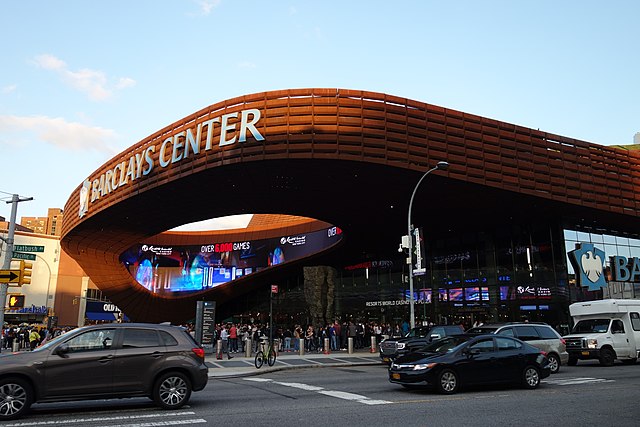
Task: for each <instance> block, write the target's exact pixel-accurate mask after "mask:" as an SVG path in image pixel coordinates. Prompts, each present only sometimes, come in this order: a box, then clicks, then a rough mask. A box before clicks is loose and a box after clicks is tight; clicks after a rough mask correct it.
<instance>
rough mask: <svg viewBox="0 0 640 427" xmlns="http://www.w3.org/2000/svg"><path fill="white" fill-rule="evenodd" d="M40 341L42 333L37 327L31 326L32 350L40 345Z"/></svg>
mask: <svg viewBox="0 0 640 427" xmlns="http://www.w3.org/2000/svg"><path fill="white" fill-rule="evenodd" d="M39 342H40V334H39V333H38V330H37V329H36V328H31V332H29V348H30V350H31V351H33V349H35V348H36V347H37V346H38V343H39Z"/></svg>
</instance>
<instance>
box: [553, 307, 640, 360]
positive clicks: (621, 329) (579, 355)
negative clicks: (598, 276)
mask: <svg viewBox="0 0 640 427" xmlns="http://www.w3.org/2000/svg"><path fill="white" fill-rule="evenodd" d="M569 313H570V314H571V317H573V320H574V322H575V326H574V327H573V329H572V331H571V334H570V335H565V336H564V337H563V338H564V339H565V341H566V344H567V353H569V362H568V364H569V365H571V366H573V365H575V364H577V363H578V360H586V359H598V360H600V364H601V365H604V366H611V365H613V362H614V360H616V359H618V360H620V361H621V362H623V363H629V364H633V363H636V361H637V360H638V357H639V356H640V300H632V299H605V300H600V301H586V302H577V303H574V304H571V305H570V306H569Z"/></svg>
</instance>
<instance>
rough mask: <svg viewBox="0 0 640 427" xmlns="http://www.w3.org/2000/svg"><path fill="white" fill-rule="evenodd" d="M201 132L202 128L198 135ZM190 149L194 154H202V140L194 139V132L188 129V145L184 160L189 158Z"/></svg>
mask: <svg viewBox="0 0 640 427" xmlns="http://www.w3.org/2000/svg"><path fill="white" fill-rule="evenodd" d="M199 132H200V127H198V133H199ZM189 147H191V151H193V154H198V153H200V138H198V139H196V138H194V137H193V131H192V130H191V129H187V143H186V144H185V145H184V156H183V158H184V159H186V158H187V157H189Z"/></svg>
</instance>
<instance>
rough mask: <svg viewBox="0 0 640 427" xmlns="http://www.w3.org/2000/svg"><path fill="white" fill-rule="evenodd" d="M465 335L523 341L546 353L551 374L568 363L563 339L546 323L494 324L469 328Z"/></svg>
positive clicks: (567, 354)
mask: <svg viewBox="0 0 640 427" xmlns="http://www.w3.org/2000/svg"><path fill="white" fill-rule="evenodd" d="M467 333H468V334H498V335H506V336H509V337H516V338H518V339H520V340H522V341H525V342H527V343H528V344H531V345H532V346H534V347H536V348H539V349H540V350H542V351H544V352H546V353H547V359H549V367H550V368H551V373H552V374H555V373H557V372H558V371H559V370H560V365H566V364H567V363H568V362H569V353H567V345H566V342H565V340H564V338H562V336H560V334H559V333H558V332H556V330H555V329H553V328H552V327H551V326H549V325H547V324H546V323H534V322H526V323H495V324H491V325H482V326H477V327H475V328H471V329H469V330H467Z"/></svg>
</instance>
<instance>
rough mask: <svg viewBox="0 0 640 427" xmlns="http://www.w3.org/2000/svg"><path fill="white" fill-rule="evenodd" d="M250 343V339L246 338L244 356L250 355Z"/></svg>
mask: <svg viewBox="0 0 640 427" xmlns="http://www.w3.org/2000/svg"><path fill="white" fill-rule="evenodd" d="M251 345H252V343H251V339H250V338H248V339H247V340H246V341H245V345H244V357H251V348H252V347H251Z"/></svg>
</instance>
